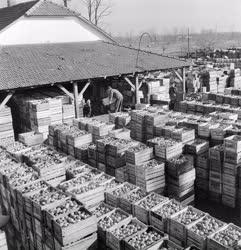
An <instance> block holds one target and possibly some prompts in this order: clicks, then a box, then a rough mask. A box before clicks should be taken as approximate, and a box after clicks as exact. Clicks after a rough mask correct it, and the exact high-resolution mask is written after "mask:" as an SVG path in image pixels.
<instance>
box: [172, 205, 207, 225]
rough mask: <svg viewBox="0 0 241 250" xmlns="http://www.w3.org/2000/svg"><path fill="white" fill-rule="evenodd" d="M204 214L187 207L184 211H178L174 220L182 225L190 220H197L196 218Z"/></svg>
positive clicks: (189, 222)
mask: <svg viewBox="0 0 241 250" xmlns="http://www.w3.org/2000/svg"><path fill="white" fill-rule="evenodd" d="M204 215H205V214H204V213H203V212H197V211H195V210H194V209H193V208H192V207H188V209H187V210H186V211H185V212H183V213H180V214H179V215H178V216H177V217H176V221H178V222H180V223H182V224H184V225H189V224H191V223H192V222H194V221H197V220H198V219H200V218H201V217H203V216H204Z"/></svg>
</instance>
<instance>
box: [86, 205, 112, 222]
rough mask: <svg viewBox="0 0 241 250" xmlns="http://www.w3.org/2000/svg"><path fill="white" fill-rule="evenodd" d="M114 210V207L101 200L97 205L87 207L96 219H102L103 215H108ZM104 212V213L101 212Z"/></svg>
mask: <svg viewBox="0 0 241 250" xmlns="http://www.w3.org/2000/svg"><path fill="white" fill-rule="evenodd" d="M114 210H115V208H114V207H112V206H110V205H108V204H106V203H104V202H101V203H100V204H98V205H97V206H94V207H92V208H90V209H89V211H90V212H91V213H92V214H93V215H95V216H96V218H97V221H99V220H101V219H103V218H104V217H106V216H108V215H110V214H111V213H112V212H113V211H114ZM103 212H104V213H103Z"/></svg>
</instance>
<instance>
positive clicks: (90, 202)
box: [68, 182, 105, 208]
mask: <svg viewBox="0 0 241 250" xmlns="http://www.w3.org/2000/svg"><path fill="white" fill-rule="evenodd" d="M85 190H87V191H85ZM104 190H105V187H104V186H101V185H100V184H98V183H97V184H96V183H95V182H89V183H87V184H84V185H82V186H80V187H77V188H74V189H71V190H69V191H68V193H69V194H70V195H72V196H73V197H74V198H75V199H77V200H79V201H80V202H82V203H83V204H84V205H85V206H86V207H87V208H88V207H91V206H95V205H96V204H98V203H100V202H101V201H104V199H105V197H104Z"/></svg>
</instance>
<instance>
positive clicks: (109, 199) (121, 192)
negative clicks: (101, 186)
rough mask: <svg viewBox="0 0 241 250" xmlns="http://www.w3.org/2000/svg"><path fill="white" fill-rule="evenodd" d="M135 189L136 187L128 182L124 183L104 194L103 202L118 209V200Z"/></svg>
mask: <svg viewBox="0 0 241 250" xmlns="http://www.w3.org/2000/svg"><path fill="white" fill-rule="evenodd" d="M135 189H137V187H136V186H134V185H133V184H130V183H128V182H124V183H122V184H121V185H119V186H117V187H115V188H113V189H111V190H106V192H105V201H106V203H107V204H109V205H111V206H113V207H119V205H120V198H121V197H123V196H125V195H126V194H128V193H130V192H131V191H133V190H135Z"/></svg>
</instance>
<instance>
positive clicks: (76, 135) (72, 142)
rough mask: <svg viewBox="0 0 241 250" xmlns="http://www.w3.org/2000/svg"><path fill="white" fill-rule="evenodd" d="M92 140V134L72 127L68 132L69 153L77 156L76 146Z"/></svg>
mask: <svg viewBox="0 0 241 250" xmlns="http://www.w3.org/2000/svg"><path fill="white" fill-rule="evenodd" d="M91 142H92V134H90V133H88V132H86V131H84V130H80V129H78V128H76V127H72V128H71V129H70V131H69V134H67V145H68V154H69V155H71V156H73V157H76V148H78V147H80V146H83V145H85V144H90V143H91Z"/></svg>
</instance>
